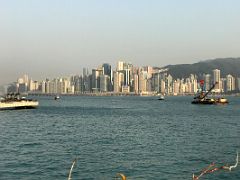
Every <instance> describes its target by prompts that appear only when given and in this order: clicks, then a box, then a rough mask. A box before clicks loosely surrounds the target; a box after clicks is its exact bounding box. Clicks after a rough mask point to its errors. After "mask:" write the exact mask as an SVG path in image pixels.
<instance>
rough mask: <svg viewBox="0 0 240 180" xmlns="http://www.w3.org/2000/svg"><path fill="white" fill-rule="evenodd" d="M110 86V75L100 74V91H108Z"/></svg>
mask: <svg viewBox="0 0 240 180" xmlns="http://www.w3.org/2000/svg"><path fill="white" fill-rule="evenodd" d="M109 87H110V76H109V75H104V74H102V75H100V92H108V91H109V89H110V88H109Z"/></svg>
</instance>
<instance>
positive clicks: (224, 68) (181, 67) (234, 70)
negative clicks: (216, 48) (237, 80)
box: [164, 58, 240, 78]
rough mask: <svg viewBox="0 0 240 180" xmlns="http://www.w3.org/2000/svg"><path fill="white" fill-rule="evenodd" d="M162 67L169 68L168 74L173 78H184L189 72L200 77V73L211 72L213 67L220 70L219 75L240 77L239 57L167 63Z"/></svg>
mask: <svg viewBox="0 0 240 180" xmlns="http://www.w3.org/2000/svg"><path fill="white" fill-rule="evenodd" d="M164 68H168V69H169V71H168V72H169V74H171V75H172V76H173V78H186V77H189V75H190V74H196V75H198V76H200V77H201V75H202V74H204V73H205V74H212V70H213V69H219V70H221V77H225V76H226V75H227V74H231V75H233V76H235V77H240V58H221V59H213V60H206V61H201V62H198V63H194V64H178V65H168V66H165V67H164Z"/></svg>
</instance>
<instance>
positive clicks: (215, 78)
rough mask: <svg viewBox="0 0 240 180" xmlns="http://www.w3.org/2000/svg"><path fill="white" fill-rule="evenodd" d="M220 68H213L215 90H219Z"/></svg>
mask: <svg viewBox="0 0 240 180" xmlns="http://www.w3.org/2000/svg"><path fill="white" fill-rule="evenodd" d="M220 72H221V71H220V70H219V69H214V70H213V83H214V84H215V83H217V84H216V85H215V88H214V90H215V92H221V89H222V88H221V87H222V86H221V74H220Z"/></svg>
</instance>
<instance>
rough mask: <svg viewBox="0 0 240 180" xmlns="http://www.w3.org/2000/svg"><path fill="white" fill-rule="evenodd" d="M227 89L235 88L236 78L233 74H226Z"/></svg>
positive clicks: (232, 89)
mask: <svg viewBox="0 0 240 180" xmlns="http://www.w3.org/2000/svg"><path fill="white" fill-rule="evenodd" d="M226 90H227V92H229V91H234V90H235V78H234V77H233V76H232V75H231V74H228V75H227V76H226Z"/></svg>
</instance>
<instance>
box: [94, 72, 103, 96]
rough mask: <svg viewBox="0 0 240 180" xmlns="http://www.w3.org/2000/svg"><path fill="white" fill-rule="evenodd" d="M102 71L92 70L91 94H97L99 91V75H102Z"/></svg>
mask: <svg viewBox="0 0 240 180" xmlns="http://www.w3.org/2000/svg"><path fill="white" fill-rule="evenodd" d="M102 73H103V70H102V69H100V68H99V69H92V92H99V90H100V75H102Z"/></svg>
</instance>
